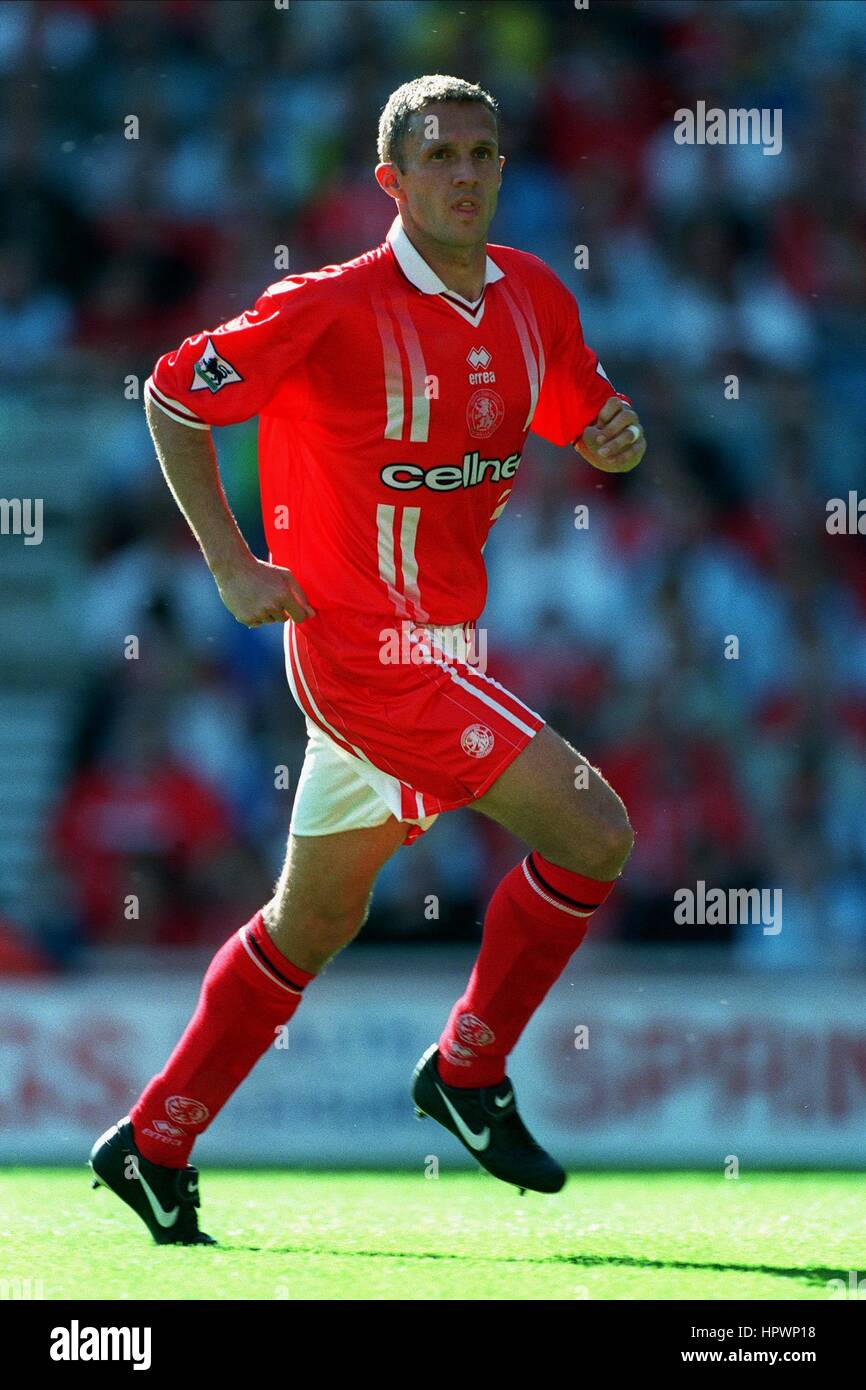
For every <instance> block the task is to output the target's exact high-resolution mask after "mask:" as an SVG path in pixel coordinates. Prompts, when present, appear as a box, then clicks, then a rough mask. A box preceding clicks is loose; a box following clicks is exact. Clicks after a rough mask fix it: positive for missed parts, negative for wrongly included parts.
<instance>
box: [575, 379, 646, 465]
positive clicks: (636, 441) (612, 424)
mask: <svg viewBox="0 0 866 1390" xmlns="http://www.w3.org/2000/svg"><path fill="white" fill-rule="evenodd" d="M574 447H575V449H576V450H577V452H578V453H579V454H580V455H581V457H582V458H585V459H586V461H587V463H591V464H592V466H593V468H600V469H601V470H602V472H603V473H628V472H629V471H630V469H632V468H636V467H637V465H638V464H639V463H640V461H641V459H642V458H643V456H644V454H645V453H646V439H645V437H644V432H643V428H642V427H641V423H640V421H639V420H638V418H637V415H636V414H635V412H634V411H633V410H632V408H631V406H630V405H626V403H625V401H621V400H620V399H619V397H618V396H611V398H610V400H607V401H605V403H604V405H603V406H602V408H601V410H600V411H599V413H598V419H597V420H596V422H595V424H594V425H587V427H586V429H585V430H584V432H583V434H582V435H581V436H580V439H579V440H578V441H577V443H576V444H575V446H574Z"/></svg>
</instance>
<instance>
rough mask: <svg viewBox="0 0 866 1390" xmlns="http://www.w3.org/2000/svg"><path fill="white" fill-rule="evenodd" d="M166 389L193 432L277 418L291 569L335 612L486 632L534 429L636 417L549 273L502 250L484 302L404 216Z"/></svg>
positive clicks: (289, 292) (193, 345)
mask: <svg viewBox="0 0 866 1390" xmlns="http://www.w3.org/2000/svg"><path fill="white" fill-rule="evenodd" d="M146 389H147V393H148V395H149V396H150V399H151V401H152V402H153V403H154V404H155V405H157V406H159V407H160V408H161V409H162V410H164V411H165V412H166V414H168V415H170V416H171V417H172V418H173V419H175V420H178V421H180V422H181V423H183V424H186V425H190V426H192V427H193V428H199V429H207V428H209V427H210V426H211V425H231V424H236V423H238V422H239V421H241V420H247V419H250V418H251V417H252V416H254V415H258V416H259V472H260V483H261V497H262V511H263V519H264V527H265V534H266V536H267V540H268V546H269V549H270V558H271V561H272V562H273V563H274V564H277V565H283V566H286V567H287V568H288V569H290V570H291V571H292V573H293V574H294V575H295V576H296V578H297V579H298V581H299V583H300V585H301V587H302V589H303V591H304V593H305V594H306V596H307V598H308V599H309V601H310V603H311V604H312V606H313V608H314V609H315V610H316V613H317V617H318V616H321V617H322V618H323V619H326V618H327V616H328V614H329V613H331V614H332V615H334V616H336V614H337V612H338V611H339V610H343V611H346V610H351V615H352V617H353V618H357V619H361V618H362V615H363V618H364V619H368V620H370V621H371V622H372V623H380V624H381V623H383V622H384V623H391V624H394V623H395V621H399V620H403V619H409V620H411V621H413V622H418V623H429V624H436V625H444V624H451V623H462V622H465V621H471V620H475V619H477V618H478V616H479V615H480V613H481V611H482V609H483V607H484V602H485V598H486V592H487V578H486V571H485V566H484V559H483V555H482V551H483V549H484V545H485V542H486V540H487V536H488V533H489V531H490V528H491V526H492V525H493V524H494V522H495V521H496V519H497V518H498V517H499V516H501V514H502V511H503V509H504V507H505V505H506V503H507V501H508V498H509V496H510V494H511V491H512V488H513V487H514V485H515V480H516V475H517V472H518V469H519V466H520V460H521V452H522V450H523V447H524V443H525V440H526V436H527V434H528V432H529V431H530V429H531V430H532V431H533V433H535V434H539V435H541V436H542V437H543V438H544V439H548V440H550V441H551V442H552V443H554V444H563V445H564V444H571V443H573V442H574V440H575V439H577V438H578V437H579V436H580V435H581V434H582V433H583V431H584V429H585V428H586V426H587V425H588V424H591V423H593V422H594V421H595V419H596V417H597V416H598V413H599V411H600V409H601V407H602V406H603V405H604V403H605V401H606V400H608V398H609V397H610V396H612V395H615V394H616V395H620V397H621V399H622V400H624V401H627V402H628V403H629V404H630V401H629V398H628V397H627V396H622V395H621V393H618V392H615V391H614V388H613V387H612V385H611V383H610V381H609V380H608V378H607V376H606V374H605V372H604V370H603V368H602V367H601V366H600V364H599V361H598V358H597V356H596V354H595V353H594V352H593V351H592V350H591V349H590V348H589V347H588V346H587V345H586V344H585V342H584V340H583V333H582V331H581V325H580V317H579V314H578V308H577V304H576V302H575V300H574V297H573V296H572V294H571V293H570V291H569V290H568V289H567V288H566V287H565V285H563V283H562V282H561V281H560V280H559V279H558V277H557V276H556V275H555V274H554V273H553V271H552V270H550V269H549V268H548V266H546V265H545V264H544V262H543V261H540V260H539V259H538V258H537V257H536V256H533V255H530V254H529V253H528V252H526V251H518V250H515V249H514V248H513V247H509V246H495V245H490V246H489V254H488V256H487V262H486V273H485V283H484V288H483V290H482V294H481V297H480V298H479V299H478V300H476V301H475V303H474V304H472V303H470V302H469V301H468V300H466V299H463V298H462V297H461V296H460V295H458V294H455V293H454V292H453V291H451V290H449V289H448V288H447V287H446V286H445V285H444V284H443V283H442V281H441V280H440V279H439V277H438V276H437V275H436V274H435V273H434V272H433V270H432V269H431V267H430V266H429V265H428V264H427V262H426V261H425V260H424V259H423V258H422V257H421V255H420V254H419V253H418V251H417V250H416V249H415V247H414V246H413V245H412V243H411V241H410V240H409V238H408V236H407V234H406V232H405V231H404V229H403V227H402V224H401V222H400V219H399V217H398V218H397V219H395V221H394V223H393V225H392V227H391V229H390V231H389V232H388V235H387V237H386V239H385V241H383V242H382V243H381V244H380V245H379V246H377V247H376V248H375V249H374V250H372V251H367V252H365V253H364V255H362V256H358V257H356V258H355V259H354V260H351V261H347V262H346V263H344V264H343V265H335V266H325V267H324V268H323V269H322V270H317V271H310V272H308V273H306V274H303V275H289V276H287V277H286V278H285V279H284V280H280V281H278V282H277V283H276V284H273V285H271V286H270V287H269V288H268V289H267V290H265V291H264V293H263V294H262V295H261V296H260V297H259V299H258V300H257V301H256V305H255V308H254V309H250V310H249V311H247V312H246V313H244V314H241V315H240V316H239V317H237V318H233V319H231V320H229V322H227V323H224V324H221V325H220V326H219V327H218V328H214V329H212V330H210V331H209V332H201V333H197V334H195V335H194V336H193V337H190V338H187V339H186V340H185V342H183V343H182V344H181V346H180V347H179V348H177V349H176V350H175V351H174V352H170V353H167V354H166V355H165V356H163V357H161V358H160V359H159V361H158V362H157V363H156V366H155V368H154V371H153V375H152V376H151V377H150V378H149V380H148V382H147V388H146ZM347 616H349V615H348V614H347Z"/></svg>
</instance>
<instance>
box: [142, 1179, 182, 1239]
mask: <svg viewBox="0 0 866 1390" xmlns="http://www.w3.org/2000/svg"><path fill="white" fill-rule="evenodd" d="M138 1181H139V1182H140V1183H141V1185H142V1187H143V1188H144V1195H145V1197H146V1198H147V1200H148V1201H149V1202H150V1209H151V1211H152V1212H153V1214H154V1216H155V1217H156V1219H157V1221H158V1222H159V1224H160V1226H162V1227H163V1228H164V1229H165V1230H168V1228H169V1227H170V1226H173V1225H174V1223H175V1221H176V1220H177V1218H178V1216H179V1215H180V1207H175V1209H174V1211H165V1210H164V1209H163V1208H162V1207H161V1206H160V1205H159V1202H158V1201H157V1199H156V1194H155V1193H154V1192H153V1191H151V1188H150V1187H149V1185H148V1183H147V1180H146V1179H145V1178H144V1177H143V1176H142V1174H141V1173H139V1175H138Z"/></svg>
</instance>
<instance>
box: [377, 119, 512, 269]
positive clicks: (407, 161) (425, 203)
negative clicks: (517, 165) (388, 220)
mask: <svg viewBox="0 0 866 1390" xmlns="http://www.w3.org/2000/svg"><path fill="white" fill-rule="evenodd" d="M401 160H402V163H403V165H404V168H405V172H401V171H400V170H399V169H398V168H397V166H396V165H391V166H387V165H386V166H381V165H380V166H379V167H380V168H383V167H384V168H391V169H393V171H394V174H395V175H396V181H397V184H398V185H399V190H400V191H401V192H402V194H403V201H402V207H403V210H404V213H408V215H409V219H410V224H411V223H414V224H415V225H416V226H418V227H420V228H421V229H422V231H424V232H426V233H427V235H428V236H430V237H432V238H434V239H435V240H436V241H439V242H441V243H442V244H443V245H446V246H474V245H476V244H478V243H484V242H486V241H487V230H488V228H489V226H490V223H491V221H492V220H493V214H494V213H495V211H496V202H497V199H498V197H499V185H500V183H501V182H502V174H501V169H502V165H503V164H504V163H505V159H504V157H503V156H501V155H500V154H499V145H498V141H497V135H496V121H495V119H494V117H493V114H492V112H490V111H488V109H487V107H486V106H483V105H482V104H481V103H480V102H475V101H473V102H454V101H450V102H449V101H443V102H431V103H430V104H429V105H427V106H425V107H424V108H423V110H421V111H418V112H416V113H415V114H414V115H413V116H412V119H411V123H410V126H409V130H408V131H407V133H406V136H405V137H404V141H403V149H402V153H401ZM461 205H465V206H461Z"/></svg>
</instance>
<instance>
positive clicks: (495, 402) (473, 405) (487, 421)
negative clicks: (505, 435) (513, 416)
mask: <svg viewBox="0 0 866 1390" xmlns="http://www.w3.org/2000/svg"><path fill="white" fill-rule="evenodd" d="M504 419H505V402H504V401H503V399H502V397H501V396H500V394H499V392H498V391H491V389H490V387H489V386H482V388H481V390H480V391H475V392H474V394H473V395H472V396H470V398H469V404H468V405H467V407H466V424H467V427H468V429H469V433H470V434H471V435H472V437H473V438H474V439H487V438H488V436H489V435H491V434H493V432H494V430H498V429H499V426H500V425H501V424H502V421H503V420H504Z"/></svg>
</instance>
